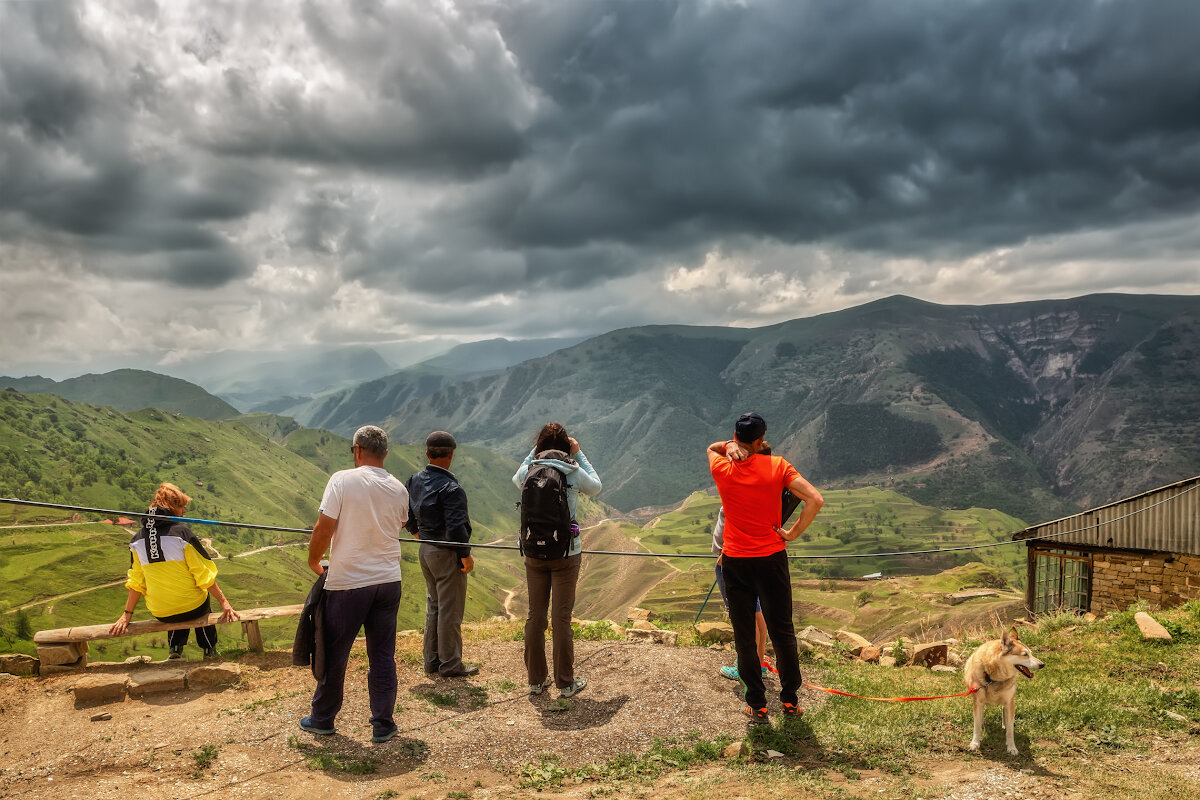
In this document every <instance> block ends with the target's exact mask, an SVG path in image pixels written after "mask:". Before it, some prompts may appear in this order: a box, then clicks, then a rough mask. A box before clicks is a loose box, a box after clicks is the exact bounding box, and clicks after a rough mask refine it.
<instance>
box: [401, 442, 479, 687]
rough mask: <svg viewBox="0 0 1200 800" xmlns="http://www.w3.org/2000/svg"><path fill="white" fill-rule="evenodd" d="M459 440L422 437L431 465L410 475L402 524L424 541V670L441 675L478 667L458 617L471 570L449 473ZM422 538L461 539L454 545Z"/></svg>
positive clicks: (460, 505) (458, 493)
mask: <svg viewBox="0 0 1200 800" xmlns="http://www.w3.org/2000/svg"><path fill="white" fill-rule="evenodd" d="M457 446H458V443H457V442H455V441H454V437H453V436H451V435H450V434H449V433H446V432H445V431H434V432H433V433H431V434H429V436H428V437H427V438H426V439H425V455H426V457H428V459H429V465H428V466H426V467H425V469H423V470H421V471H420V472H418V473H417V474H416V475H413V476H412V477H411V478H409V479H408V483H407V484H405V486H406V488H407V489H408V496H409V509H410V513H409V515H408V523H407V525H406V527H407V528H408V530H410V531H411V532H412V534H413V535H414V536H416V537H417V538H418V539H420V540H421V541H422V544H421V549H420V556H419V557H420V561H421V574H423V575H424V576H425V642H424V661H425V672H426V673H427V674H430V675H433V674H435V673H436V674H438V675H441V676H442V677H443V678H454V677H463V676H469V675H474V674H475V673H476V672H478V671H479V667H476V666H474V665H467V664H464V663H463V660H462V619H463V610H464V609H465V607H466V603H467V574H468V573H469V572H470V571H471V570H472V569H474V567H475V561H474V560H473V559H472V558H471V548H470V547H468V546H466V545H467V542H469V541H471V520H470V518H469V517H468V516H467V493H466V492H464V491H463V488H462V486H460V485H459V483H458V481H457V480H456V479H455V477H454V473H452V472H451V471H450V462H451V461H453V460H454V450H455V448H456V447H457ZM425 542H459V543H461V544H462V545H463V546H461V547H453V546H447V545H438V544H425Z"/></svg>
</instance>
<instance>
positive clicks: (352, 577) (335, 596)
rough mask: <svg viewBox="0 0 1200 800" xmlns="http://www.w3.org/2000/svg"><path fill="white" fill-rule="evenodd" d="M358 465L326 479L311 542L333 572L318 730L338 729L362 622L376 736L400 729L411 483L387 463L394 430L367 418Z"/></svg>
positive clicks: (314, 556) (358, 435) (328, 579)
mask: <svg viewBox="0 0 1200 800" xmlns="http://www.w3.org/2000/svg"><path fill="white" fill-rule="evenodd" d="M350 450H351V452H352V453H354V469H344V470H341V471H340V472H335V473H334V474H333V475H332V477H330V479H329V483H328V484H326V486H325V494H324V496H323V497H322V498H321V509H320V513H319V514H318V516H317V524H316V525H314V526H313V532H312V538H311V539H310V540H309V543H308V565H309V567H311V568H312V570H313V572H315V573H317V574H318V575H320V574H322V573H324V572H325V568H324V567H322V566H321V559H322V557H323V556H324V555H325V550H326V548H328V550H329V571H328V573H327V574H326V575H325V601H324V602H325V604H324V611H323V618H322V621H323V642H324V646H325V674H324V676H323V677H322V678H321V680H320V681H318V682H317V689H316V691H315V692H314V693H313V699H312V714H311V715H310V716H307V717H305V718H304V719H302V720H300V727H301V728H303V729H304V730H306V731H308V732H310V733H318V734H331V733H333V732H334V725H333V723H334V719H335V718H336V717H337V714H338V711H340V710H341V708H342V695H343V690H344V687H345V681H346V663H347V662H348V661H349V659H350V648H351V646H352V645H353V644H354V639H355V637H356V636H358V631H359V629H360V628H363V629H365V631H366V636H367V659H368V661H369V663H370V668H369V670H368V672H367V689H368V691H369V694H370V699H371V731H372V735H371V741H373V742H386V741H388V740H389V739H391V738H392V737H393V736H395V735H396V722H395V720H394V719H393V716H392V712H393V710H394V709H395V706H396V611H397V609H398V608H399V607H400V541H399V536H400V531H401V529H402V528H403V527H404V523H405V522H407V521H408V490H407V489H405V488H404V484H402V483H401V482H400V481H399V480H397V479H396V478H395V477H393V476H392V475H391V474H390V473H388V471H387V470H385V469H384V468H383V460H384V459H385V458H387V452H388V440H387V434H386V433H385V432H384V431H383V430H382V429H381V428H377V427H375V426H374V425H364V426H363V427H361V428H359V429H358V430H357V431H356V432H355V434H354V444H353V445H352V446H351V448H350Z"/></svg>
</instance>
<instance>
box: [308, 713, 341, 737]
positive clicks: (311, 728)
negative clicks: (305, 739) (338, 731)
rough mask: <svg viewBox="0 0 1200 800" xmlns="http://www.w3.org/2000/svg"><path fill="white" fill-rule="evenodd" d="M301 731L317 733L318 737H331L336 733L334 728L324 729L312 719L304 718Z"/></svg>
mask: <svg viewBox="0 0 1200 800" xmlns="http://www.w3.org/2000/svg"><path fill="white" fill-rule="evenodd" d="M300 729H301V730H305V731H308V732H309V733H315V734H317V735H318V736H330V735H332V734H333V733H334V729H333V728H322V727H321V726H320V725H317V724H316V723H314V722H313V718H312V717H304V718H303V719H301V720H300Z"/></svg>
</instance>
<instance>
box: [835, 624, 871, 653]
mask: <svg viewBox="0 0 1200 800" xmlns="http://www.w3.org/2000/svg"><path fill="white" fill-rule="evenodd" d="M833 636H834V638H835V639H837V640H838V641H839V642H843V643H844V644H848V645H850V655H852V656H858V655H859V654H860V653H862V651H863V648H864V647H870V646H871V643H870V642H869V641H867V640H866V639H864V638H863V637H861V636H859V635H858V634H857V633H855V632H854V631H848V630H839V631H837V632H836V633H834V634H833Z"/></svg>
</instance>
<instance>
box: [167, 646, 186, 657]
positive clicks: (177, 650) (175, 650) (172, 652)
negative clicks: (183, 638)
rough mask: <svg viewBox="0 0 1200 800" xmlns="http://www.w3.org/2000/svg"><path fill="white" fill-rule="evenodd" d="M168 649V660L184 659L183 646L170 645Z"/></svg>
mask: <svg viewBox="0 0 1200 800" xmlns="http://www.w3.org/2000/svg"><path fill="white" fill-rule="evenodd" d="M167 649H168V650H169V652H168V653H167V659H168V660H170V661H176V660H178V659H180V658H183V645H179V646H178V647H176V646H175V645H170V646H169V647H168V648H167Z"/></svg>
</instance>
